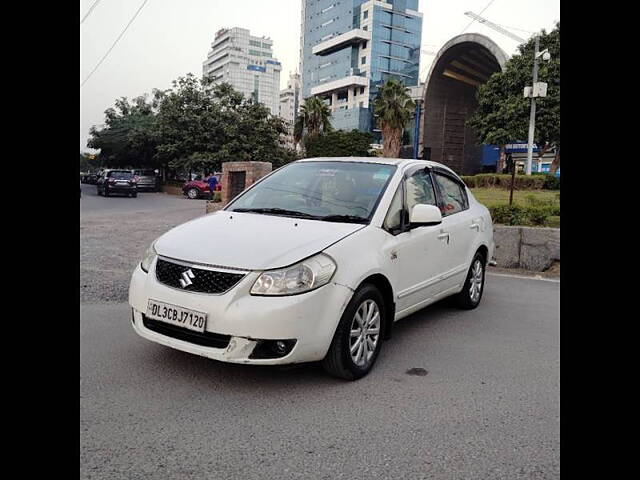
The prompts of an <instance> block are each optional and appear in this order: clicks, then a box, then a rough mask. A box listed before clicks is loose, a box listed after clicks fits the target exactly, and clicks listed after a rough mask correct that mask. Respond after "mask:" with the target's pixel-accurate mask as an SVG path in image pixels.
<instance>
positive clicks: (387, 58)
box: [300, 0, 422, 138]
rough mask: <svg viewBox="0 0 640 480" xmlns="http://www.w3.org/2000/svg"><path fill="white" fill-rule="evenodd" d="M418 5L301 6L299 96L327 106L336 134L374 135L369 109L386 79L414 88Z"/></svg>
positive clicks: (361, 0) (323, 0)
mask: <svg viewBox="0 0 640 480" xmlns="http://www.w3.org/2000/svg"><path fill="white" fill-rule="evenodd" d="M417 9H418V0H386V1H380V0H368V1H365V0H302V29H301V35H300V71H301V73H302V96H303V98H307V97H309V96H319V97H321V98H323V99H324V100H325V102H326V103H327V104H328V105H329V106H330V108H331V112H332V120H331V123H332V125H333V127H334V128H336V129H343V130H352V129H354V128H356V129H359V130H368V131H373V132H374V137H375V138H379V132H376V130H375V129H374V125H375V124H374V122H373V115H372V107H373V101H374V99H375V97H376V95H377V93H378V88H379V87H380V85H381V84H383V83H384V82H386V81H387V80H388V79H390V78H395V79H398V80H401V81H402V82H404V84H405V85H406V86H408V87H411V86H418V85H419V78H418V75H419V71H420V41H421V37H422V14H421V13H419V12H418V11H417Z"/></svg>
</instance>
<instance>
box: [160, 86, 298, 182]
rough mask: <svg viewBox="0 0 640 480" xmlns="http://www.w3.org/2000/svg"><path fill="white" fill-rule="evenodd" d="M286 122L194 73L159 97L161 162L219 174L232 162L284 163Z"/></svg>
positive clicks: (258, 105) (231, 90) (238, 94)
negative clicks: (214, 171)
mask: <svg viewBox="0 0 640 480" xmlns="http://www.w3.org/2000/svg"><path fill="white" fill-rule="evenodd" d="M285 133H286V128H285V125H284V122H283V120H282V119H281V118H279V117H276V116H273V115H271V114H270V112H269V109H268V108H267V107H265V106H264V105H262V104H259V103H255V102H254V101H253V100H252V99H247V98H246V97H245V96H244V95H242V93H240V92H238V91H236V90H234V89H233V87H232V86H231V85H229V84H227V83H223V84H220V85H213V84H212V82H211V80H210V79H209V78H203V79H201V80H199V79H197V78H196V77H195V76H194V75H192V74H188V75H186V76H185V77H181V78H178V79H177V80H175V81H174V82H173V88H172V89H170V90H168V91H165V92H162V94H161V95H160V97H159V105H158V113H157V116H156V121H155V136H156V139H157V145H156V152H157V157H158V158H159V159H160V160H161V161H162V162H163V163H166V164H168V165H169V166H171V167H173V168H180V169H187V170H198V169H201V170H218V169H220V168H221V164H222V162H227V161H264V162H271V163H272V164H274V166H275V165H280V164H282V162H283V160H286V159H287V158H288V156H290V155H289V153H288V152H287V151H286V150H285V149H284V148H283V147H282V146H281V145H280V137H281V135H283V134H285Z"/></svg>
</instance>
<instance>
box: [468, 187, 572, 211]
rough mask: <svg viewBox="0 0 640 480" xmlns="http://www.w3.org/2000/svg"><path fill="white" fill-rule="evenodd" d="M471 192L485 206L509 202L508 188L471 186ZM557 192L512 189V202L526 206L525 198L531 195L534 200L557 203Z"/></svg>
mask: <svg viewBox="0 0 640 480" xmlns="http://www.w3.org/2000/svg"><path fill="white" fill-rule="evenodd" d="M471 192H472V193H473V196H474V197H476V200H478V201H479V202H480V203H482V204H483V205H485V206H486V207H493V206H496V205H506V204H508V203H509V190H503V189H501V188H472V189H471ZM559 193H560V190H514V192H513V203H514V204H516V205H521V206H523V207H524V206H527V205H529V202H528V201H527V198H528V197H529V195H533V197H534V198H535V199H536V200H540V201H543V202H547V201H551V202H554V203H555V202H557V203H558V205H559V204H560V201H559V200H558V198H557V195H558V194H559Z"/></svg>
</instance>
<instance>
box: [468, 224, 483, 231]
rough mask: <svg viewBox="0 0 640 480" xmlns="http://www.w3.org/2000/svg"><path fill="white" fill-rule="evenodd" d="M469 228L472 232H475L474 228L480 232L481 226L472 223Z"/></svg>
mask: <svg viewBox="0 0 640 480" xmlns="http://www.w3.org/2000/svg"><path fill="white" fill-rule="evenodd" d="M469 228H470V229H471V230H473V229H474V228H475V229H476V231H478V232H479V231H480V224H479V223H472V224H471V225H469Z"/></svg>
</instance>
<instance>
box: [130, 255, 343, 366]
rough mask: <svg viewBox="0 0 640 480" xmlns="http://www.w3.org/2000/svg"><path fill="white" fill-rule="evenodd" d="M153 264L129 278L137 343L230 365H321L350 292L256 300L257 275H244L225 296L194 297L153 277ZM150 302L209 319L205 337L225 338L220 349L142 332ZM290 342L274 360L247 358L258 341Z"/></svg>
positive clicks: (334, 287) (333, 288)
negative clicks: (151, 343)
mask: <svg viewBox="0 0 640 480" xmlns="http://www.w3.org/2000/svg"><path fill="white" fill-rule="evenodd" d="M155 262H156V261H155V260H154V262H153V264H152V266H151V268H150V270H149V273H148V274H147V273H145V272H144V271H143V270H142V269H141V268H140V266H139V265H138V266H137V267H136V269H135V271H134V272H133V275H132V277H131V285H130V287H129V304H130V305H131V307H132V309H133V318H132V323H133V328H134V330H135V331H136V332H137V333H138V334H139V335H140V336H142V337H144V338H146V339H148V340H151V341H154V342H157V343H160V344H162V345H166V346H169V347H172V348H175V349H178V350H182V351H185V352H189V353H193V354H196V355H201V356H204V357H207V358H211V359H214V360H220V361H223V362H231V363H247V364H259V365H278V364H290V363H303V362H313V361H318V360H322V359H323V358H324V357H325V355H326V353H327V350H328V349H329V345H330V344H331V340H332V339H333V334H334V332H335V329H336V326H337V325H338V322H339V320H340V317H341V316H342V313H343V311H344V309H345V308H346V306H347V303H348V302H349V300H350V299H351V296H352V294H353V292H352V291H351V290H350V289H348V288H347V287H344V286H342V285H338V284H334V283H329V284H327V285H325V286H323V287H321V288H318V289H316V290H314V291H311V292H307V293H303V294H301V295H293V296H282V297H260V296H252V295H250V294H249V290H250V289H251V286H252V285H253V283H254V282H255V280H256V278H257V277H258V275H259V272H249V273H248V274H247V275H246V276H245V277H244V278H243V279H242V280H240V282H239V283H238V284H237V285H236V286H235V287H233V288H232V289H231V290H229V291H228V292H226V293H224V294H221V295H210V294H199V293H193V292H185V291H181V290H178V289H174V288H171V287H168V286H166V285H163V284H161V283H159V282H158V281H157V279H156V277H155V273H154V272H155ZM150 298H153V299H155V300H159V301H162V302H165V303H169V304H173V305H178V306H181V307H184V308H189V309H193V310H197V311H201V312H206V313H207V316H208V320H207V325H206V327H205V331H206V332H209V333H212V334H220V335H229V336H230V337H231V338H230V340H229V342H228V345H227V346H226V347H225V348H215V347H209V346H203V345H197V344H195V343H192V342H189V341H184V340H180V339H178V338H174V337H171V336H166V335H162V334H160V333H158V332H156V331H153V330H150V329H149V328H146V327H145V325H144V322H143V315H144V314H145V313H146V309H147V304H148V301H149V299H150ZM284 339H287V340H295V345H294V347H293V349H292V350H291V351H290V352H289V353H288V354H286V355H285V356H282V357H279V358H250V356H251V354H252V352H253V351H254V350H255V349H256V347H258V345H259V344H260V342H261V341H262V340H284Z"/></svg>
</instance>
